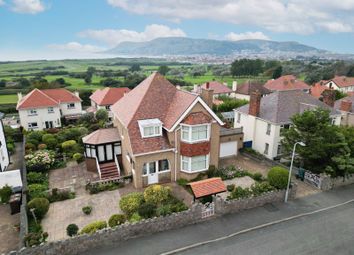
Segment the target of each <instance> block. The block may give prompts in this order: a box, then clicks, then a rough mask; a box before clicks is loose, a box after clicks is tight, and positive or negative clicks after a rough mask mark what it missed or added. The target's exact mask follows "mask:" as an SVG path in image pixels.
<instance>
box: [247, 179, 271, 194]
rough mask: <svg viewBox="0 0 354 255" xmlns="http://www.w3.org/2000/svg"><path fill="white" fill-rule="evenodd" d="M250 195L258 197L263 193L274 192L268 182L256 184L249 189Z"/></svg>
mask: <svg viewBox="0 0 354 255" xmlns="http://www.w3.org/2000/svg"><path fill="white" fill-rule="evenodd" d="M251 190H252V193H253V195H254V196H259V195H261V194H263V193H265V192H269V191H272V190H274V187H273V186H272V185H270V184H269V183H268V182H262V183H256V184H255V185H252V187H251Z"/></svg>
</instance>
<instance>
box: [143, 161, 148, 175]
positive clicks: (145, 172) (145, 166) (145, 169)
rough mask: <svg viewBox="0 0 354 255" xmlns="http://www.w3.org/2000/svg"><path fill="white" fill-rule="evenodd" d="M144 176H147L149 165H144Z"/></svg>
mask: <svg viewBox="0 0 354 255" xmlns="http://www.w3.org/2000/svg"><path fill="white" fill-rule="evenodd" d="M143 175H147V164H146V163H145V164H144V165H143Z"/></svg>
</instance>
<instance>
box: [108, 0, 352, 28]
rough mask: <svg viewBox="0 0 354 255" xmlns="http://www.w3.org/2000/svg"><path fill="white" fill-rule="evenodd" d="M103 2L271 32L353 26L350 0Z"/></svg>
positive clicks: (170, 17)
mask: <svg viewBox="0 0 354 255" xmlns="http://www.w3.org/2000/svg"><path fill="white" fill-rule="evenodd" d="M107 3H108V4H110V5H111V6H113V7H116V8H120V9H123V10H126V11H129V12H131V13H135V14H140V15H155V16H159V17H162V18H165V19H168V20H176V21H180V20H186V19H208V20H216V21H221V22H227V23H232V24H236V25H252V26H258V27H261V28H263V29H267V30H269V31H273V32H292V33H297V34H311V33H314V32H317V31H327V32H348V31H351V30H352V26H353V24H354V18H353V17H352V13H353V11H354V1H353V0H342V1H339V2H338V1H337V2H336V1H333V0H311V1H308V0H266V1H264V0H208V1H205V0H193V1H191V0H179V1H166V0H154V1H146V0H107ZM339 24H342V25H339Z"/></svg>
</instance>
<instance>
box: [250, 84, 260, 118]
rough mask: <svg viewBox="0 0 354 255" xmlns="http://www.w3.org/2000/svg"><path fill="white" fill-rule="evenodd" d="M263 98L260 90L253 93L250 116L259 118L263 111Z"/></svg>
mask: <svg viewBox="0 0 354 255" xmlns="http://www.w3.org/2000/svg"><path fill="white" fill-rule="evenodd" d="M261 98H262V95H261V93H259V91H258V90H256V91H254V92H252V94H251V97H250V103H249V110H248V114H250V115H252V116H255V117H258V116H259V112H260V110H261Z"/></svg>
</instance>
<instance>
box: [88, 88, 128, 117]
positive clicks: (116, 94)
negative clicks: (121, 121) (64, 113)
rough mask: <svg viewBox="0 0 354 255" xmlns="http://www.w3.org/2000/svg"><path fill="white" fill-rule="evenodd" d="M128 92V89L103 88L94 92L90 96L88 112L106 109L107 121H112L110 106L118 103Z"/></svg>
mask: <svg viewBox="0 0 354 255" xmlns="http://www.w3.org/2000/svg"><path fill="white" fill-rule="evenodd" d="M129 91H130V89H129V88H125V87H124V88H104V89H98V90H96V91H95V92H94V93H93V94H92V95H91V96H90V99H91V107H90V108H89V109H88V111H89V112H96V111H97V110H99V109H106V110H107V111H108V118H109V121H112V120H113V114H112V111H111V106H112V105H113V104H115V103H116V102H118V100H119V99H121V98H122V97H123V96H124V95H125V94H126V93H128V92H129Z"/></svg>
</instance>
